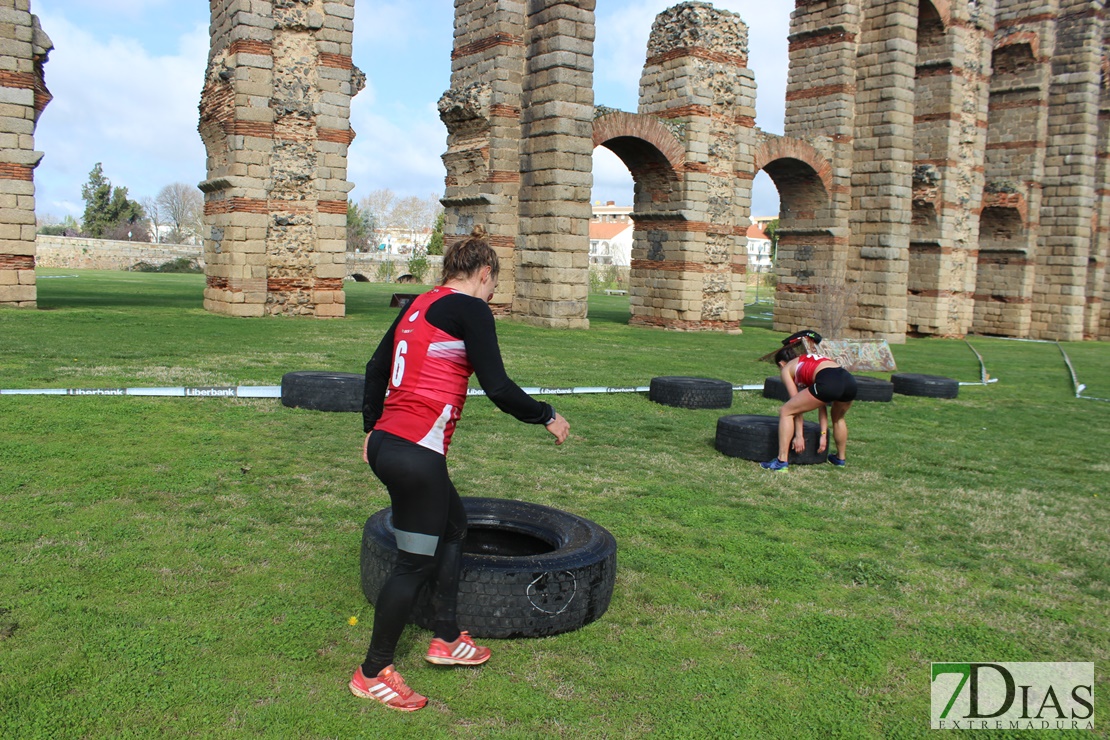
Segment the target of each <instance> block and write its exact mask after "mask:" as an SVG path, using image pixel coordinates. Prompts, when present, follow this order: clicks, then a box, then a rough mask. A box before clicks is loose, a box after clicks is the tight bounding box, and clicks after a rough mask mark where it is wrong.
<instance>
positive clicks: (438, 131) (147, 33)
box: [31, 0, 793, 218]
mask: <svg viewBox="0 0 1110 740" xmlns="http://www.w3.org/2000/svg"><path fill="white" fill-rule="evenodd" d="M673 4H675V3H674V1H673V0H598V2H597V40H596V43H595V49H594V61H595V72H594V87H595V101H596V102H597V103H598V104H602V105H607V106H610V107H613V108H620V109H622V110H628V111H635V110H636V104H637V95H638V86H639V79H640V70H641V68H642V67H643V63H644V57H645V50H646V46H647V39H648V34H649V32H650V29H651V23H652V20H653V19H654V17H655V14H656V13H658V12H659V11H661V10H663V9H665V8H667V7H669V6H670V5H673ZM714 4H715V5H716V6H717V7H718V8H721V9H726V10H731V11H733V12H736V13H739V14H740V16H741V17H742V18H743V19H744V21H745V22H746V23H747V24H748V26H749V36H750V59H749V66H750V67H751V68H752V69H753V70H754V71H755V74H756V82H757V84H758V86H759V91H758V98H757V114H758V115H757V124H758V125H759V126H760V127H761V128H763V129H764V130H766V131H769V132H772V133H781V132H782V122H783V109H784V100H783V99H784V95H785V90H786V67H787V56H786V35H787V32H788V27H789V16H790V8H791V7H793V3H787V2H781V1H780V0H719V1H718V2H716V3H714ZM453 7H454V3H453V2H452V0H357V2H356V6H355V42H354V61H355V64H356V65H358V66H359V67H360V68H361V69H362V70H363V71H364V72H366V75H367V77H368V81H367V85H366V89H365V90H363V92H362V93H361V94H359V95H358V96H357V97H356V98H355V99H354V102H353V104H352V110H351V124H352V126H353V127H354V129H355V130H356V131H357V132H358V138H357V139H356V140H355V142H354V143H353V144H352V145H351V149H350V161H349V171H348V179H350V180H351V182H353V183H355V186H356V187H355V190H354V191H353V192H352V194H351V197H353V198H355V199H356V200H357V199H358V198H361V197H362V196H363V195H365V194H366V193H369V192H370V191H372V190H376V189H378V188H390V189H392V190H393V191H394V192H396V193H397V194H398V195H402V196H404V195H418V196H421V197H424V196H428V195H432V194H436V195H442V190H443V176H444V171H443V165H442V163H441V161H440V155H441V154H442V153H443V150H444V148H445V146H446V138H447V132H446V129H445V128H444V127H443V124H442V123H441V122H440V121H439V116H438V114H437V112H436V102H437V101H438V100H439V97H440V95H442V94H443V92H444V91H445V90H446V89H447V88H448V86H449V83H450V73H451V69H450V50H451V39H452V31H453V13H454V9H453ZM31 11H32V12H33V13H35V14H36V15H38V16H39V18H40V20H41V21H42V27H43V30H45V31H46V33H47V34H48V35H49V36H50V38H51V40H52V41H53V42H54V47H55V48H54V51H53V52H51V54H50V61H49V63H48V64H47V65H46V83H47V86H48V87H49V88H50V91H51V93H53V95H54V100H53V102H51V104H50V106H49V107H48V108H47V109H46V111H45V113H44V114H43V116H42V118H41V119H40V121H39V126H38V130H37V132H36V137H35V148H36V149H38V150H39V151H43V152H46V156H45V157H44V158H43V161H42V163H41V164H40V165H39V167H38V169H37V170H36V172H35V184H36V187H37V196H38V197H37V207H38V213H39V216H40V217H41V216H43V215H46V214H50V215H53V216H56V217H59V218H60V217H63V216H66V215H74V216H77V217H78V218H80V215H81V213H82V211H83V210H84V202H83V201H82V200H81V185H82V184H84V182H85V181H86V180H87V179H88V173H89V170H91V169H92V167H93V165H94V164H96V163H97V162H102V163H103V165H104V173H105V175H106V176H107V177H108V178H109V179H110V180H111V181H112V183H113V184H114V185H123V186H125V187H127V188H128V191H129V195H130V196H131V197H132V198H135V199H141V198H143V197H146V196H154V195H157V193H158V191H159V190H160V189H161V188H162V187H163V186H164V185H167V184H169V183H172V182H186V183H192V184H195V183H198V182H200V181H201V180H203V179H204V178H205V165H204V146H203V145H202V144H201V141H200V137H199V136H198V134H197V116H198V114H197V105H198V103H199V101H200V89H201V85H202V83H203V79H204V70H205V64H206V62H207V55H208V21H209V11H208V3H207V2H202V0H31ZM593 197H594V199H595V200H603V201H606V200H613V201H616V202H617V203H619V204H624V205H627V204H631V201H632V179H631V177H630V176H629V174H628V171H627V169H625V167H624V165H623V164H621V162H620V160H618V159H617V158H616V157H615V156H613V155H612V154H610V153H609V152H608V150H606V149H604V148H598V149H597V150H596V151H595V153H594V192H593ZM777 210H778V196H777V194H776V193H775V190H774V186H773V185H771V184H770V180H769V178H767V176H766V175H763V174H762V173H761V174H760V176H759V177H758V178H757V180H756V192H755V203H754V206H753V211H754V212H755V213H756V214H757V215H764V214H773V213H775V212H777Z"/></svg>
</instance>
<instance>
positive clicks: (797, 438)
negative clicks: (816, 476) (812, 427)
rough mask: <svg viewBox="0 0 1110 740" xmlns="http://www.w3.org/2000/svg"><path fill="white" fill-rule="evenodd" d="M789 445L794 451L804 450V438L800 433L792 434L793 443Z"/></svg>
mask: <svg viewBox="0 0 1110 740" xmlns="http://www.w3.org/2000/svg"><path fill="white" fill-rule="evenodd" d="M791 447H793V448H794V452H805V451H806V438H805V437H803V436H802V435H800V434H796V435H794V444H792V445H791Z"/></svg>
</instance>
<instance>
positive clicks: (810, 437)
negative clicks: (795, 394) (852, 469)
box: [716, 414, 829, 465]
mask: <svg viewBox="0 0 1110 740" xmlns="http://www.w3.org/2000/svg"><path fill="white" fill-rule="evenodd" d="M802 433H803V436H804V437H805V441H806V448H805V451H804V452H802V453H801V454H798V453H797V452H794V451H793V450H791V451H790V457H789V458H788V459H789V461H790V464H791V465H819V464H821V463H823V462H825V461H826V459H825V456H826V455H827V454H828V452H829V451H828V450H825V452H818V451H817V446H818V444H820V442H821V425H820V424H818V423H817V422H815V421H807V422H805V423H804V424H803V425H802ZM716 447H717V451H718V452H721V453H723V454H725V455H728V456H729V457H739V458H743V459H744V460H754V461H756V462H763V461H764V460H770V459H771V458H773V457H778V454H779V417H777V416H756V415H752V414H734V415H731V416H722V417H721V418H719V419H717V439H716Z"/></svg>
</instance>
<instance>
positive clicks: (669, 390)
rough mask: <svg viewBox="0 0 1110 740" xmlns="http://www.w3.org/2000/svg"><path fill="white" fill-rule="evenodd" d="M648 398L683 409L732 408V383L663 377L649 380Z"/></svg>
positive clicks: (706, 379) (672, 376)
mask: <svg viewBox="0 0 1110 740" xmlns="http://www.w3.org/2000/svg"><path fill="white" fill-rule="evenodd" d="M648 398H649V399H650V400H652V401H655V402H656V403H661V404H663V405H664V406H677V407H679V408H683V409H727V408H731V406H732V383H730V382H728V381H727V380H714V379H713V378H687V377H683V376H680V375H665V376H662V377H658V378H652V379H651V386H650V390H649V392H648Z"/></svg>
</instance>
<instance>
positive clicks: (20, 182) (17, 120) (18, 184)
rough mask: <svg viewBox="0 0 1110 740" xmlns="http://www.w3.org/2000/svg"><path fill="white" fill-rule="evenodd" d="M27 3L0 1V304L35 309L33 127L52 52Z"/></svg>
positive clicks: (37, 156)
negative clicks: (47, 61)
mask: <svg viewBox="0 0 1110 740" xmlns="http://www.w3.org/2000/svg"><path fill="white" fill-rule="evenodd" d="M30 11H31V7H30V0H0V305H4V306H17V307H23V308H34V307H35V305H36V299H37V295H36V286H35V174H34V173H35V167H37V166H38V163H39V161H40V160H41V159H42V156H43V154H42V152H36V151H35V126H36V124H37V123H38V120H39V115H41V114H42V111H43V109H44V108H46V105H47V103H49V102H50V92H49V91H48V90H47V89H46V84H45V81H44V76H43V65H44V64H45V63H46V59H47V56H48V55H49V53H50V50H51V49H52V48H53V44H51V42H50V39H49V37H47V35H46V34H45V33H43V31H42V29H41V28H40V27H39V22H38V18H37V17H36V16H33V15H31V12H30Z"/></svg>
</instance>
